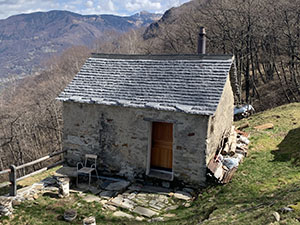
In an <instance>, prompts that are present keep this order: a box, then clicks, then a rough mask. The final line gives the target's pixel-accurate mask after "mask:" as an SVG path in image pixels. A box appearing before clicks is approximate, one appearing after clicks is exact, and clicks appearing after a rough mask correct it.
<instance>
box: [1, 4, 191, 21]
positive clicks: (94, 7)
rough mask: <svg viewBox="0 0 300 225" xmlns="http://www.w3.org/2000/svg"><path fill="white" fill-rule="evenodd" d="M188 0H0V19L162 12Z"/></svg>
mask: <svg viewBox="0 0 300 225" xmlns="http://www.w3.org/2000/svg"><path fill="white" fill-rule="evenodd" d="M188 1H189V0H0V19H5V18H7V17H9V16H12V15H16V14H21V13H32V12H37V11H43V12H45V11H50V10H68V11H72V12H76V13H79V14H83V15H88V14H115V15H121V16H125V15H133V14H135V13H137V12H140V11H144V10H146V11H148V12H155V13H163V12H165V11H166V10H167V9H169V8H171V7H174V6H175V7H176V6H179V5H181V4H183V3H185V2H188Z"/></svg>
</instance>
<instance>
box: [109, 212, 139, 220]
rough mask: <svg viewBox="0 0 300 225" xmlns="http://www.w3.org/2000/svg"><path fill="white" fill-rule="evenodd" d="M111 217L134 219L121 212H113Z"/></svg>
mask: <svg viewBox="0 0 300 225" xmlns="http://www.w3.org/2000/svg"><path fill="white" fill-rule="evenodd" d="M113 216H115V217H126V218H128V219H132V218H134V217H133V216H132V215H130V214H128V213H125V212H122V211H116V212H114V213H113Z"/></svg>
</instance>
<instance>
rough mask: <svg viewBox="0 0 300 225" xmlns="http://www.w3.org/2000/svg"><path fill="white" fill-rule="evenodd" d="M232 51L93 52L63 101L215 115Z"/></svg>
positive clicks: (61, 97) (61, 96)
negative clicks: (189, 52)
mask: <svg viewBox="0 0 300 225" xmlns="http://www.w3.org/2000/svg"><path fill="white" fill-rule="evenodd" d="M233 60H234V59H233V56H229V55H221V56H219V55H149V56H146V55H107V54H93V55H92V56H91V57H90V58H89V59H88V60H87V61H86V62H85V64H84V65H83V66H82V68H81V70H80V72H79V73H78V74H77V75H76V76H75V78H74V79H73V81H72V82H71V83H70V84H69V85H68V86H67V87H66V89H65V90H64V91H63V92H62V93H61V94H60V95H59V97H58V98H57V99H59V100H61V101H74V102H79V103H94V104H104V105H119V106H124V107H136V108H154V109H158V110H168V111H176V112H185V113H191V114H202V115H213V114H214V112H215V111H216V108H217V106H218V103H219V100H220V98H221V95H222V92H223V88H224V85H225V82H226V79H227V77H228V74H229V71H230V68H231V65H232V63H233Z"/></svg>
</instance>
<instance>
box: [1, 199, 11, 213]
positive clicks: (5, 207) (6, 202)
mask: <svg viewBox="0 0 300 225" xmlns="http://www.w3.org/2000/svg"><path fill="white" fill-rule="evenodd" d="M12 212H13V207H12V199H11V198H8V197H0V217H1V216H9V215H11V214H12Z"/></svg>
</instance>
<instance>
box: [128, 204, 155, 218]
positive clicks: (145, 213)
mask: <svg viewBox="0 0 300 225" xmlns="http://www.w3.org/2000/svg"><path fill="white" fill-rule="evenodd" d="M133 212H134V213H137V214H139V215H141V216H146V217H149V218H150V217H152V216H155V215H158V213H157V212H155V211H153V210H151V209H148V208H145V207H141V206H138V207H136V208H135V209H134V210H133Z"/></svg>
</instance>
